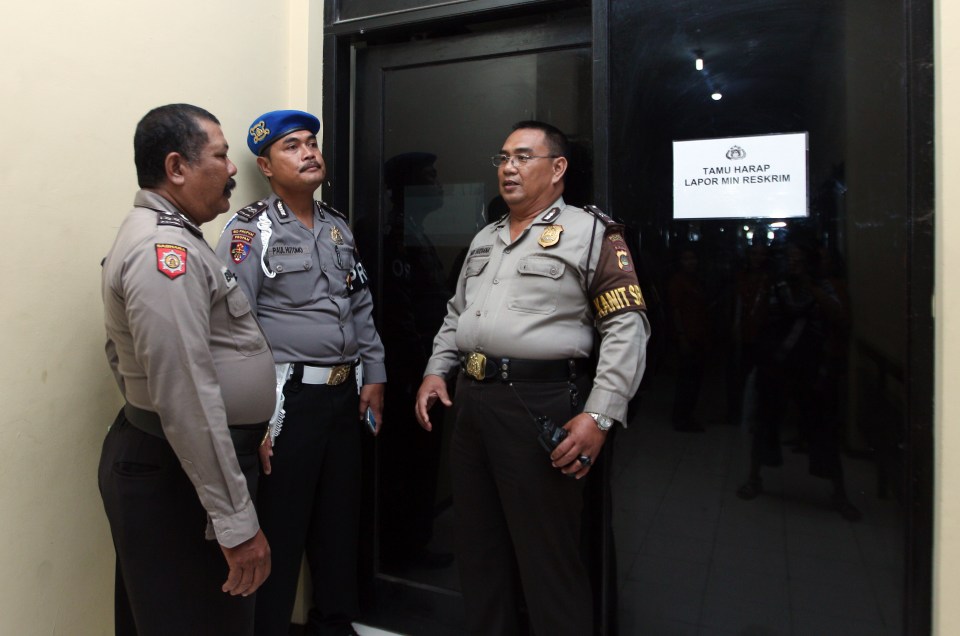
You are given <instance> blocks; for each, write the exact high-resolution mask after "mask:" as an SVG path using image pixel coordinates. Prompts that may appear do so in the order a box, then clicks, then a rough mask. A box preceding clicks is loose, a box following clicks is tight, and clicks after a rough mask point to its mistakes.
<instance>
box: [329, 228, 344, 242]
mask: <svg viewBox="0 0 960 636" xmlns="http://www.w3.org/2000/svg"><path fill="white" fill-rule="evenodd" d="M330 239H331V240H332V241H333V242H334V243H336V244H337V245H343V234H341V233H340V228H338V227H332V228H330Z"/></svg>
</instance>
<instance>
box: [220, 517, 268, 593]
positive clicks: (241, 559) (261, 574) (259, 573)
mask: <svg viewBox="0 0 960 636" xmlns="http://www.w3.org/2000/svg"><path fill="white" fill-rule="evenodd" d="M220 549H221V550H222V551H223V556H224V558H225V559H226V560H227V566H228V567H229V568H230V572H229V573H228V574H227V581H226V583H224V584H223V587H222V588H221V589H222V590H223V591H224V592H226V593H227V594H230V595H232V596H238V595H239V596H250V595H251V594H253V593H254V592H256V591H257V588H258V587H260V586H261V585H262V584H263V582H264V581H265V580H266V579H267V577H268V576H270V544H269V543H267V537H266V536H264V534H263V530H257V534H255V535H253V536H252V537H250V538H249V539H247V540H246V541H244V542H243V543H241V544H240V545H237V546H234V547H232V548H228V547H225V546H220Z"/></svg>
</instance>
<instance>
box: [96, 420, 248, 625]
mask: <svg viewBox="0 0 960 636" xmlns="http://www.w3.org/2000/svg"><path fill="white" fill-rule="evenodd" d="M262 434H263V431H262V429H261V430H260V431H259V433H257V432H255V431H254V432H251V440H252V442H253V443H250V444H247V445H246V448H242V447H240V446H237V451H238V452H237V459H238V460H239V462H240V467H241V469H242V470H243V473H244V476H246V478H247V486H248V488H250V491H251V496H253V495H255V493H256V485H257V464H258V458H257V453H256V448H257V436H258V435H260V436H262ZM236 440H237V438H236V437H235V443H236ZM98 481H99V485H100V495H101V497H102V498H103V507H104V509H105V510H106V513H107V519H108V520H109V522H110V532H111V534H112V535H113V543H114V546H115V548H116V552H117V581H116V598H115V604H114V606H115V623H116V633H117V634H118V635H122V636H167V635H169V636H183V635H191V636H193V635H196V636H213V635H220V634H222V635H223V636H228V635H229V636H236V635H241V636H242V635H245V634H246V635H249V634H253V612H254V597H252V596H251V597H247V598H243V597H240V596H230V595H229V594H225V593H224V592H222V591H221V589H220V588H221V587H222V586H223V583H224V582H225V581H226V580H227V562H226V560H225V559H224V556H223V552H222V551H221V550H220V546H219V544H218V543H217V542H216V541H207V540H206V539H205V538H204V532H205V529H206V525H207V513H206V511H205V510H204V509H203V507H202V506H201V505H200V500H199V499H198V498H197V493H196V490H194V487H193V484H192V483H191V482H190V479H189V478H188V477H187V475H186V473H184V472H183V469H182V468H181V467H180V461H179V460H178V459H177V457H176V455H175V454H174V452H173V449H172V448H170V444H169V443H167V441H166V440H163V439H161V438H158V437H154V436H152V435H149V434H147V433H144V432H143V431H141V430H139V429H137V428H135V427H134V426H133V425H132V424H130V423H129V422H128V421H127V420H126V419H125V418H124V417H123V412H122V411H121V413H120V415H118V416H117V420H116V421H115V422H114V424H113V426H111V427H110V431H109V432H108V433H107V436H106V439H104V442H103V452H102V453H101V456H100V467H99V479H98Z"/></svg>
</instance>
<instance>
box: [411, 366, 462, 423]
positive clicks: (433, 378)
mask: <svg viewBox="0 0 960 636" xmlns="http://www.w3.org/2000/svg"><path fill="white" fill-rule="evenodd" d="M438 399H439V400H440V401H441V402H442V403H443V405H444V406H448V407H449V406H452V405H453V402H451V401H450V395H449V394H447V383H446V382H444V381H443V378H441V377H440V376H439V375H427V376H424V378H423V382H422V383H421V384H420V390H418V391H417V402H416V404H414V406H413V412H414V414H415V415H416V416H417V421H418V422H420V426H422V427H423V428H424V429H425V430H428V431H432V430H433V424H431V423H430V415H429V413H430V408H431V407H432V406H433V405H434V404H436V402H437V400H438Z"/></svg>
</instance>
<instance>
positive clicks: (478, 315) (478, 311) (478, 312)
mask: <svg viewBox="0 0 960 636" xmlns="http://www.w3.org/2000/svg"><path fill="white" fill-rule="evenodd" d="M479 317H480V310H479V309H478V310H477V318H479Z"/></svg>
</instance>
